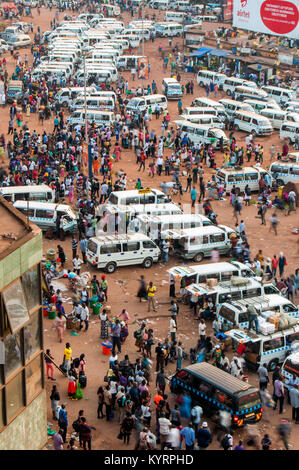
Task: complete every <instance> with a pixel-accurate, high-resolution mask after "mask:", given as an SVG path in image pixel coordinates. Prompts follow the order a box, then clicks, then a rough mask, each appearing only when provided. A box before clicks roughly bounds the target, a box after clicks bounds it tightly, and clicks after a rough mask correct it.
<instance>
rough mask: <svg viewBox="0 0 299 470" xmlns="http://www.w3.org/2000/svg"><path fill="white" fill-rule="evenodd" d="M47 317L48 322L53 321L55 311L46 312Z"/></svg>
mask: <svg viewBox="0 0 299 470" xmlns="http://www.w3.org/2000/svg"><path fill="white" fill-rule="evenodd" d="M48 317H49V320H55V318H56V310H50V312H48Z"/></svg>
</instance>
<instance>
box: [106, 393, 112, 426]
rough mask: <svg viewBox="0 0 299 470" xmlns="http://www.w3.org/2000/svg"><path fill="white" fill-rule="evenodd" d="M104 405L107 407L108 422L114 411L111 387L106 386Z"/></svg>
mask: <svg viewBox="0 0 299 470" xmlns="http://www.w3.org/2000/svg"><path fill="white" fill-rule="evenodd" d="M104 403H105V407H106V421H109V420H110V416H111V409H112V395H111V392H110V385H106V387H105V390H104Z"/></svg>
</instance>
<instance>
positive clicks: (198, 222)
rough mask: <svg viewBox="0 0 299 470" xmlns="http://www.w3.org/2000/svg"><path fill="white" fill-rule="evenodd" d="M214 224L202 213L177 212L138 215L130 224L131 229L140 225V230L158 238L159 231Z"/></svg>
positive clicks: (153, 237)
mask: <svg viewBox="0 0 299 470" xmlns="http://www.w3.org/2000/svg"><path fill="white" fill-rule="evenodd" d="M207 225H212V222H211V221H210V219H209V218H208V217H205V216H204V215H200V214H176V215H155V216H154V215H152V216H149V215H146V214H140V215H138V216H137V217H136V218H135V220H134V222H133V223H132V224H131V226H130V225H129V227H128V229H129V230H134V227H138V231H140V232H142V233H145V235H147V236H148V237H150V238H152V239H154V240H155V239H156V238H158V237H157V234H158V233H159V232H163V231H165V230H167V229H171V230H172V229H186V228H195V227H203V226H204V227H205V226H207Z"/></svg>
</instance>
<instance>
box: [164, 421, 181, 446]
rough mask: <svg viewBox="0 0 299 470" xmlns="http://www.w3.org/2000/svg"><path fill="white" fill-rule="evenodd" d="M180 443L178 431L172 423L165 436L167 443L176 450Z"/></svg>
mask: <svg viewBox="0 0 299 470" xmlns="http://www.w3.org/2000/svg"><path fill="white" fill-rule="evenodd" d="M180 443H181V435H180V431H179V429H178V428H177V427H175V426H174V425H173V426H171V429H170V431H169V434H168V437H167V444H169V446H170V447H171V448H172V449H173V450H178V449H179V447H180Z"/></svg>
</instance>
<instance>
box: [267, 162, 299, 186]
mask: <svg viewBox="0 0 299 470" xmlns="http://www.w3.org/2000/svg"><path fill="white" fill-rule="evenodd" d="M269 173H270V175H271V176H272V178H273V179H275V180H276V181H277V184H278V186H282V185H285V184H287V183H289V181H292V182H293V183H298V182H299V163H293V162H282V161H277V162H273V163H271V165H270V168H269Z"/></svg>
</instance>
